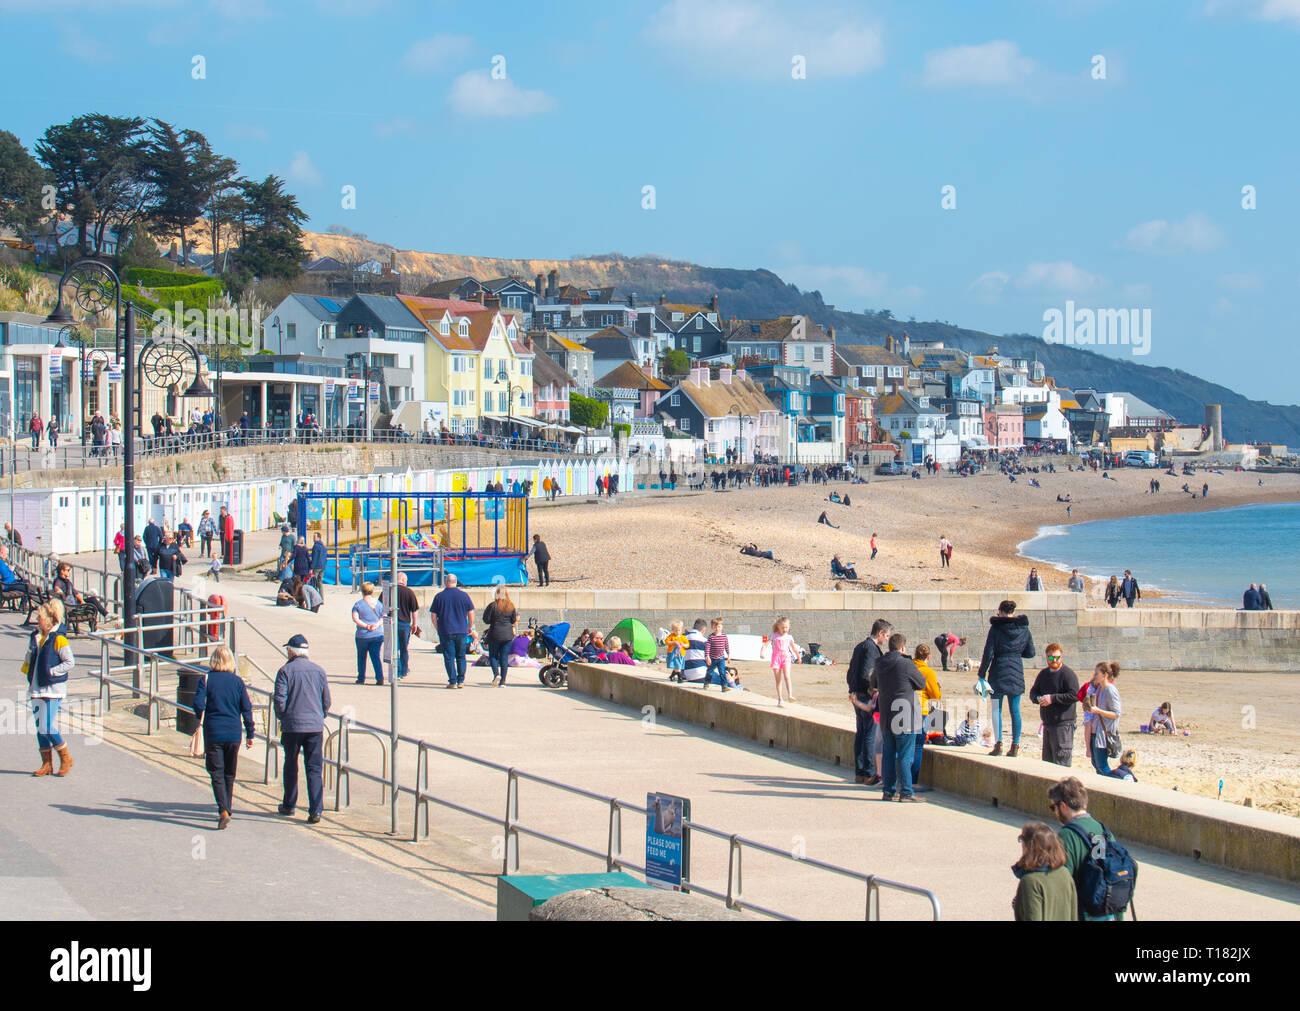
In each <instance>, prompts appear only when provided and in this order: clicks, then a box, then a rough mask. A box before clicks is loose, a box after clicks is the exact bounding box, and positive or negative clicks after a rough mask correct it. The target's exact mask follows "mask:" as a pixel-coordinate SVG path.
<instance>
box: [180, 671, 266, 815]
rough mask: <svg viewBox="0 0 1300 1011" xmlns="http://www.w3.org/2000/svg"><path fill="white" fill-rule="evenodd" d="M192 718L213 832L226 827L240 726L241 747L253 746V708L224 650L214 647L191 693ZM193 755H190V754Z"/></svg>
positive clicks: (233, 784) (236, 765)
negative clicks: (212, 809) (208, 783)
mask: <svg viewBox="0 0 1300 1011" xmlns="http://www.w3.org/2000/svg"><path fill="white" fill-rule="evenodd" d="M193 708H194V717H195V719H197V720H198V721H199V724H200V727H199V730H196V731H194V737H195V739H196V740H197V738H198V736H199V733H200V732H202V734H203V757H204V762H205V764H206V765H207V769H208V775H209V776H211V777H212V796H213V798H214V799H215V800H216V802H217V828H225V827H226V826H227V825H229V824H230V809H231V802H232V800H233V798H234V794H235V773H236V771H237V770H238V768H239V738H240V724H241V723H242V724H243V731H244V735H245V736H246V737H247V743H246V744H245V747H247V748H251V747H252V746H253V737H254V734H255V730H254V727H253V704H252V703H251V702H250V701H249V698H248V689H247V688H245V687H244V682H243V680H242V679H241V678H240V677H239V675H238V674H236V673H235V657H234V655H233V654H232V653H231V652H230V650H229V649H227V648H226V647H225V646H218V647H216V649H214V650H213V651H212V656H210V657H209V658H208V672H207V674H205V675H204V676H203V677H201V678H199V684H198V687H197V688H196V689H195V690H194V702H193ZM191 753H193V752H191Z"/></svg>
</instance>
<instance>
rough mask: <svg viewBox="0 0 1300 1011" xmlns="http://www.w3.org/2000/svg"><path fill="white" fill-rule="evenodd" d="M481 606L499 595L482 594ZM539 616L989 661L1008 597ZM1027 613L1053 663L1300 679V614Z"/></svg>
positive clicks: (1044, 604)
mask: <svg viewBox="0 0 1300 1011" xmlns="http://www.w3.org/2000/svg"><path fill="white" fill-rule="evenodd" d="M470 592H471V593H472V594H473V595H474V597H475V599H476V600H481V604H480V606H486V604H487V601H488V600H489V599H490V598H491V591H490V590H471V591H470ZM512 597H513V599H514V600H515V601H516V603H517V604H518V605H519V607H520V608H521V609H522V611H523V612H524V613H525V614H527V615H528V616H529V617H536V618H537V620H538V621H539V622H544V623H550V622H556V621H567V622H569V623H570V624H571V625H573V626H574V629H575V631H580V630H581V629H583V628H588V627H590V628H598V629H601V630H602V631H608V630H609V629H611V628H613V626H614V625H615V624H617V623H618V622H619V621H621V620H622V619H623V618H636V619H638V620H640V621H642V622H644V623H645V624H646V626H647V627H648V628H649V629H650V631H651V632H655V633H657V632H658V631H659V629H660V628H667V627H668V626H669V624H670V623H671V622H672V621H673V620H674V619H681V620H683V621H685V622H686V624H687V627H689V626H690V625H691V624H692V623H693V622H694V621H695V619H696V618H705V619H709V618H713V617H721V618H723V619H724V620H725V621H726V629H727V631H728V632H733V633H746V632H747V633H750V634H753V635H763V634H767V633H768V632H770V631H771V628H772V622H773V620H774V619H775V618H776V616H777V615H786V616H788V617H789V618H790V625H791V632H792V633H793V634H794V637H795V640H796V641H797V642H799V643H800V644H802V645H807V644H808V643H809V642H816V643H819V644H820V645H821V647H822V649H823V651H824V652H826V653H827V654H828V655H829V656H832V657H834V658H835V659H837V660H841V661H842V662H846V661H847V660H848V656H849V653H850V652H851V650H852V648H853V645H854V644H855V643H857V642H859V641H861V640H862V639H863V638H864V637H865V636H866V635H867V634H868V633H869V632H870V630H871V623H872V621H874V620H875V619H876V618H886V619H888V620H889V621H890V622H892V623H893V625H894V627H895V628H896V629H897V630H899V631H901V632H903V633H904V634H905V635H906V636H907V637H908V641H909V643H917V642H921V641H925V642H929V641H930V640H932V639H933V638H934V637H935V636H936V635H938V634H939V633H940V632H953V633H956V634H957V635H959V636H966V637H967V638H969V639H970V640H971V641H970V642H969V643H968V644H967V646H966V647H964V649H963V651H962V653H961V654H960V655H966V656H971V657H973V658H975V659H978V658H979V655H980V651H981V650H982V649H983V644H984V636H985V633H986V632H987V630H988V620H989V617H990V616H991V615H992V614H994V613H995V612H996V610H997V606H998V603H999V602H1000V601H1001V600H1002V599H1004V595H1003V594H1000V593H960V592H957V593H945V592H915V593H908V592H904V593H868V592H857V591H849V592H838V591H826V590H818V591H807V592H805V593H802V594H798V595H796V594H793V593H749V592H730V591H716V592H715V591H705V590H700V591H679V590H626V591H624V590H587V591H581V590H552V589H537V590H534V589H524V590H517V591H512ZM1012 597H1013V599H1014V600H1016V602H1017V604H1018V605H1019V608H1018V612H1019V613H1021V614H1025V615H1027V616H1028V618H1029V627H1030V631H1031V632H1032V633H1033V637H1034V645H1035V646H1036V648H1037V650H1038V654H1039V656H1042V652H1043V649H1044V647H1046V645H1047V644H1048V643H1049V642H1052V641H1055V642H1059V643H1060V644H1061V645H1062V646H1063V647H1064V649H1065V651H1066V655H1067V656H1068V657H1070V658H1072V661H1073V663H1074V664H1075V666H1076V668H1077V669H1080V670H1082V669H1084V668H1085V667H1091V665H1092V664H1093V663H1095V662H1097V661H1099V660H1114V661H1116V662H1117V663H1119V665H1120V666H1121V667H1125V668H1129V669H1133V670H1215V671H1292V672H1294V671H1300V611H1230V610H1209V609H1199V610H1196V609H1186V610H1178V609H1172V608H1149V609H1148V608H1142V607H1137V608H1133V609H1131V610H1130V609H1128V608H1122V609H1117V610H1111V609H1109V608H1088V607H1086V606H1084V603H1083V600H1084V598H1083V597H1082V595H1079V594H1073V593H1061V592H1044V593H1021V594H1013V595H1012Z"/></svg>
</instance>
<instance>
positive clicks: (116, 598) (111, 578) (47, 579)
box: [6, 542, 122, 615]
mask: <svg viewBox="0 0 1300 1011" xmlns="http://www.w3.org/2000/svg"><path fill="white" fill-rule="evenodd" d="M6 543H7V547H8V548H9V566H10V568H12V569H13V570H14V571H15V572H17V573H18V574H19V575H20V576H22V577H23V578H24V579H26V580H27V581H28V582H29V583H31V584H32V585H34V586H36V587H37V588H39V589H40V590H41V591H42V592H44V593H49V591H50V584H51V583H53V582H54V578H55V577H56V576H57V575H58V574H59V573H58V566H59V564H60V563H61V564H65V565H68V566H70V568H71V573H70V575H71V583H72V587H73V589H74V590H76V591H77V592H78V593H81V594H94V595H95V596H97V597H98V598H99V599H100V600H102V601H103V602H104V606H105V608H106V609H108V611H109V613H110V614H114V615H117V614H119V613H120V611H121V606H122V600H121V598H122V577H121V574H120V573H113V572H109V571H107V570H100V569H92V568H88V567H87V566H84V565H78V564H77V563H76V562H72V561H68V560H66V559H61V558H58V557H57V556H54V555H47V554H42V553H40V552H37V551H33V550H32V549H31V548H25V547H23V546H22V545H20V544H12V543H8V542H6ZM110 554H112V552H110ZM113 558H114V559H116V558H117V555H116V554H113Z"/></svg>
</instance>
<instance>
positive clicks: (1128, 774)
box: [1107, 748, 1138, 783]
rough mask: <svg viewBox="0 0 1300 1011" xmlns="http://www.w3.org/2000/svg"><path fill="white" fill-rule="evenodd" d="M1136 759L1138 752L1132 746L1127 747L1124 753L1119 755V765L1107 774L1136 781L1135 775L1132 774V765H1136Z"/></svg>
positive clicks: (1132, 781)
mask: <svg viewBox="0 0 1300 1011" xmlns="http://www.w3.org/2000/svg"><path fill="white" fill-rule="evenodd" d="M1137 760H1138V753H1137V752H1136V751H1134V750H1133V749H1132V748H1128V749H1126V750H1125V751H1124V754H1122V755H1120V757H1119V765H1117V766H1115V768H1113V769H1111V770H1110V772H1108V773H1107V775H1108V776H1111V777H1112V778H1114V779H1124V780H1128V782H1130V783H1136V782H1137V776H1135V775H1133V766H1135V765H1137Z"/></svg>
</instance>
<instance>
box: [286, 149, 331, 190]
mask: <svg viewBox="0 0 1300 1011" xmlns="http://www.w3.org/2000/svg"><path fill="white" fill-rule="evenodd" d="M286 175H287V176H288V178H289V179H290V180H291V181H292V182H296V183H303V184H305V185H307V186H319V185H320V184H321V183H323V182H324V181H325V179H324V177H323V176H322V175H321V174H320V170H319V169H318V168H316V164H315V163H314V162H313V161H312V160H311V155H309V154H308V153H307V152H306V151H295V152H294V153H293V161H291V162H290V163H289V169H288V171H287V172H286Z"/></svg>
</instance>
